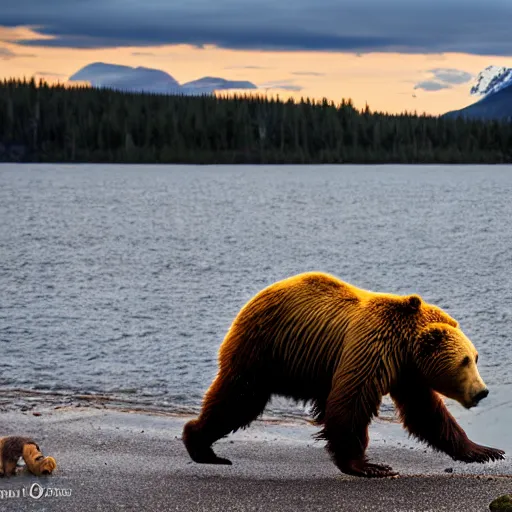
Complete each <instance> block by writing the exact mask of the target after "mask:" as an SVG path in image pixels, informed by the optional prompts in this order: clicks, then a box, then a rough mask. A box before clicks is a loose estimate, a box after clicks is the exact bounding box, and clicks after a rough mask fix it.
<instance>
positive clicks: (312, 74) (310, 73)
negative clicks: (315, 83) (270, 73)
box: [292, 71, 325, 76]
mask: <svg viewBox="0 0 512 512" xmlns="http://www.w3.org/2000/svg"><path fill="white" fill-rule="evenodd" d="M292 75H298V76H325V73H317V72H316V71H292Z"/></svg>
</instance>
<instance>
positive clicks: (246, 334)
mask: <svg viewBox="0 0 512 512" xmlns="http://www.w3.org/2000/svg"><path fill="white" fill-rule="evenodd" d="M477 360H478V354H477V352H476V350H475V347H474V346H473V344H472V343H471V341H470V340H469V339H468V338H467V337H466V336H465V335H464V333H463V332H462V331H461V329H460V328H459V325H458V323H457V322H456V321H455V320H454V319H453V318H451V317H450V316H449V315H448V314H447V313H445V312H444V311H443V310H442V309H440V308H439V307H437V306H433V305H431V304H427V303H426V302H424V301H423V300H422V299H421V297H419V296H418V295H409V296H399V295H392V294H388V293H375V292H371V291H366V290H363V289H360V288H356V287H355V286H352V285H350V284H348V283H345V282H343V281H340V280H339V279H337V278H336V277H334V276H331V275H328V274H324V273H320V272H308V273H305V274H300V275H297V276H293V277H290V278H288V279H285V280H283V281H279V282H277V283H274V284H272V285H271V286H269V287H267V288H265V289H264V290H262V291H261V292H259V293H258V294H257V295H256V296H255V297H254V298H252V299H251V300H250V301H249V302H248V303H247V304H246V305H245V306H244V307H243V308H242V310H241V311H240V312H239V314H238V315H237V317H236V318H235V320H234V321H233V324H232V325H231V327H230V329H229V331H228V333H227V335H226V337H225V339H224V342H223V343H222V345H221V347H220V351H219V371H218V374H217V376H216V378H215V380H214V381H213V383H212V385H211V386H210V388H209V389H208V391H207V392H206V395H205V397H204V401H203V405H202V410H201V413H200V415H199V417H198V418H197V419H195V420H191V421H189V422H188V423H187V424H186V425H185V428H184V430H183V441H184V443H185V446H186V448H187V450H188V453H189V455H190V457H191V458H192V459H193V460H194V461H195V462H201V463H210V464H231V462H230V461H229V460H227V459H223V458H220V457H217V456H216V455H215V453H214V452H213V450H212V448H211V445H212V443H214V442H215V441H217V440H218V439H220V438H221V437H223V436H225V435H227V434H229V433H230V432H234V431H236V430H237V429H239V428H243V427H246V426H248V425H249V424H250V423H251V421H253V420H254V419H255V418H257V417H258V416H259V415H260V414H261V413H262V412H263V409H264V408H265V405H266V404H267V402H268V401H269V399H270V397H271V396H272V395H282V396H286V397H291V398H293V399H296V400H301V401H309V402H310V403H312V405H313V415H314V418H315V420H316V422H317V423H318V424H319V425H322V427H323V428H322V430H321V432H320V434H319V436H318V437H319V438H321V439H325V440H326V441H327V445H326V448H327V450H328V452H329V454H330V455H331V457H332V459H333V461H334V463H335V464H336V465H337V467H338V468H339V469H340V470H341V471H342V472H344V473H347V474H350V475H357V476H364V477H386V476H394V475H396V474H397V473H395V472H394V471H393V470H392V469H391V468H390V467H389V466H386V465H380V464H372V463H370V462H369V461H368V459H367V458H366V456H365V452H366V448H367V445H368V427H369V425H370V422H371V420H372V418H373V417H374V416H375V415H377V413H378V410H379V405H380V402H381V399H382V396H383V395H386V394H388V393H389V394H390V395H391V397H392V399H393V401H394V403H395V405H396V407H397V409H398V412H399V415H400V418H401V420H402V422H403V424H404V426H405V428H407V429H408V431H409V432H410V433H411V434H412V435H414V436H416V437H417V438H418V439H419V440H421V441H423V442H425V443H428V444H429V445H430V446H431V447H432V448H434V449H436V450H439V451H442V452H445V453H447V454H448V455H450V456H451V457H452V458H453V459H455V460H459V461H464V462H486V461H491V460H498V459H503V455H504V452H503V451H501V450H497V449H494V448H488V447H486V446H480V445H478V444H475V443H473V442H472V441H470V440H469V439H468V437H467V436H466V434H465V433H464V431H463V430H462V428H461V427H460V426H459V425H458V424H457V422H456V421H455V419H454V418H453V416H452V415H451V414H450V413H449V412H448V410H447V409H446V407H445V405H444V402H443V400H442V399H441V398H440V396H439V394H442V395H444V396H446V397H449V398H452V399H454V400H457V401H458V402H460V403H461V404H462V405H463V406H464V407H466V408H468V409H469V408H470V407H473V406H475V405H477V404H478V402H479V401H480V400H481V399H482V398H484V397H486V396H487V395H488V393H489V392H488V390H487V388H486V386H485V384H484V382H483V381H482V379H481V377H480V374H479V373H478V369H477V366H476V365H477Z"/></svg>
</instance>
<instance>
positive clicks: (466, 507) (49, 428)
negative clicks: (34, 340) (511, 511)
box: [0, 406, 512, 512]
mask: <svg viewBox="0 0 512 512" xmlns="http://www.w3.org/2000/svg"><path fill="white" fill-rule="evenodd" d="M34 412H35V413H36V415H34ZM39 414H40V415H39ZM187 419H188V418H187V417H180V416H171V415H163V414H147V413H146V414H144V413H140V412H130V411H127V410H124V411H123V410H119V409H118V410H116V409H111V408H109V409H107V408H103V407H101V406H97V407H95V406H89V407H83V406H82V407H61V408H58V409H55V408H42V407H41V408H38V407H36V408H34V409H32V410H29V411H8V412H3V413H1V414H0V432H2V434H24V435H30V436H33V437H34V439H35V440H36V441H37V442H39V444H40V446H41V448H42V450H43V452H44V453H45V455H52V456H53V457H55V459H56V460H57V464H58V468H57V471H56V472H55V473H54V474H53V475H52V476H50V477H45V478H36V477H34V476H32V475H29V474H25V473H24V472H23V471H21V473H20V474H19V475H18V476H16V477H11V478H5V479H3V480H1V481H0V491H1V492H0V496H1V498H0V510H16V511H24V510H44V511H53V510H55V511H70V510H75V511H89V510H91V511H92V510H94V511H98V510H105V511H113V510H151V511H158V510H176V511H219V512H220V511H228V510H229V511H249V510H265V511H268V510H271V511H274V510H275V511H300V510H304V511H306V510H307V511H310V510H343V511H383V510H385V511H386V512H398V511H400V512H402V511H403V512H414V511H454V510H461V511H462V510H463V511H475V512H476V511H483V510H488V505H489V503H490V501H491V500H492V499H493V498H495V497H497V496H499V495H501V494H505V493H507V492H511V491H512V464H511V463H510V459H507V460H505V461H502V462H498V463H491V464H486V465H465V464H460V463H455V462H454V461H452V460H451V459H450V458H449V457H447V456H444V455H441V454H435V453H433V452H432V451H431V450H429V449H428V448H426V447H424V446H422V445H420V444H418V443H416V442H415V441H414V440H411V439H408V438H407V436H406V435H405V433H404V432H403V431H402V429H401V426H400V425H398V424H395V423H391V422H388V421H382V420H376V421H375V422H374V423H373V424H372V428H371V443H370V451H369V455H370V457H371V458H372V459H374V460H375V461H380V462H385V463H387V464H390V465H392V466H393V467H394V469H396V470H398V471H399V472H400V477H399V478H396V479H384V480H370V479H360V478H354V477H349V476H346V475H342V474H340V473H339V472H338V471H337V469H336V468H335V466H334V465H333V464H332V463H331V461H330V460H329V458H328V456H327V454H326V452H325V451H324V449H323V445H322V443H320V442H316V441H313V439H312V434H314V433H315V432H316V429H315V428H314V427H313V426H312V425H309V424H308V423H307V422H306V421H304V422H300V421H298V422H297V421H294V422H286V421H279V422H277V421H257V422H255V423H254V424H253V425H252V426H251V428H250V429H248V430H246V431H242V432H238V433H236V434H234V435H232V436H230V437H228V438H226V439H223V440H221V441H220V442H218V443H217V445H216V450H217V452H218V453H219V455H221V456H224V457H228V458H230V459H231V460H232V462H233V465H232V466H208V465H198V464H195V463H192V462H191V461H190V459H189V457H188V455H187V453H186V451H185V449H184V447H183V444H182V442H181V439H180V436H181V429H182V426H183V424H184V423H185V421H187ZM477 441H479V439H477ZM500 448H505V449H509V448H510V446H502V445H500ZM34 484H36V485H34ZM37 484H38V485H39V486H41V487H38V485H37ZM41 488H42V490H43V496H42V497H41V498H39V499H35V498H34V497H32V496H34V495H35V496H37V495H38V494H40V493H41ZM7 491H11V492H10V493H9V492H7ZM23 493H25V496H23ZM51 494H57V496H51ZM59 494H61V495H59ZM62 494H70V496H63V495H62ZM18 495H19V496H18ZM31 495H32V496H31Z"/></svg>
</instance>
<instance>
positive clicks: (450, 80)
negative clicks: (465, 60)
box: [429, 68, 473, 85]
mask: <svg viewBox="0 0 512 512" xmlns="http://www.w3.org/2000/svg"><path fill="white" fill-rule="evenodd" d="M429 72H430V73H432V74H433V75H434V77H435V78H436V79H437V80H440V81H441V82H443V83H445V84H454V85H460V84H465V83H467V82H469V81H470V80H471V79H472V78H473V75H472V74H471V73H468V72H467V71H462V70H460V69H454V68H435V69H430V70H429Z"/></svg>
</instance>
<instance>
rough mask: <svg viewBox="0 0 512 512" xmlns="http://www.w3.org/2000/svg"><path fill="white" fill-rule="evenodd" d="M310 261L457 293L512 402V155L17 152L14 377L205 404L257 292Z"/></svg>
mask: <svg viewBox="0 0 512 512" xmlns="http://www.w3.org/2000/svg"><path fill="white" fill-rule="evenodd" d="M307 270H322V271H326V272H330V273H333V274H335V275H337V276H339V277H340V278H341V279H343V280H346V281H349V282H351V283H353V284H355V285H357V286H360V287H363V288H368V289H372V290H375V291H387V292H394V293H399V294H407V293H412V292H415V293H420V294H421V295H422V296H423V297H424V298H425V299H426V300H427V301H430V302H432V303H435V304H438V305H439V306H441V307H443V308H445V309H446V311H448V312H449V313H450V314H451V315H452V316H454V317H455V318H456V319H458V320H459V321H460V323H461V326H462V328H463V329H464V331H465V332H466V334H467V335H468V336H469V337H470V338H471V339H472V340H473V342H474V344H475V345H476V347H477V348H478V349H479V352H480V363H479V367H480V369H481V374H482V376H483V378H484V380H485V381H486V382H487V384H488V385H489V387H490V389H491V395H490V396H489V398H488V399H487V400H486V401H485V403H486V405H482V408H481V411H482V412H484V411H485V410H486V409H485V408H486V407H487V408H488V410H498V411H507V414H510V410H511V408H512V405H511V404H512V402H511V398H510V389H511V386H512V372H511V371H510V368H511V366H512V350H511V349H512V344H511V336H510V335H511V332H512V271H511V270H512V167H510V166H495V167H492V166H304V167H301V166H282V167H277V166H235V167H228V166H213V167H196V166H118V165H112V166H107V165H77V166H70V165H12V164H6V165H2V166H0V348H1V353H2V358H1V360H0V369H1V371H0V390H6V389H12V388H21V389H28V390H38V391H42V392H43V391H52V392H62V393H84V392H85V393H101V394H107V395H111V396H112V397H115V398H117V399H119V400H129V401H131V402H134V403H136V404H140V405H144V406H153V407H157V408H164V409H166V410H172V411H184V410H192V411H197V410H198V408H199V405H200V401H201V398H202V395H203V393H204V391H205V389H206V388H207V387H208V385H209V384H210V382H211V380H212V378H213V377H214V375H215V372H216V356H217V350H218V347H219V344H220V343H221V341H222V339H223V337H224V335H225V333H226V331H227V329H228V327H229V325H230V323H231V321H232V319H233V318H234V317H235V315H236V314H237V312H238V311H239V309H240V308H241V306H242V305H243V304H244V303H245V302H246V301H247V300H248V299H249V298H250V297H251V296H253V295H254V294H255V293H256V292H258V291H259V290H260V289H262V288H263V287H265V286H267V285H268V284H271V283H272V282H274V281H276V280H279V279H282V278H284V277H287V276H290V275H292V274H296V273H300V272H304V271H307ZM450 407H453V408H455V409H456V408H457V407H458V406H457V405H450ZM299 409H300V408H299ZM384 409H385V410H386V407H384ZM297 410H298V408H297V407H296V406H294V405H293V404H289V403H288V402H286V401H283V400H276V401H274V402H273V405H272V407H271V408H270V409H269V413H270V414H278V415H279V414H290V413H295V412H297ZM457 414H458V415H464V414H466V413H465V412H461V408H460V407H459V409H457ZM468 414H472V412H469V413H468ZM511 421H512V417H511Z"/></svg>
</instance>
